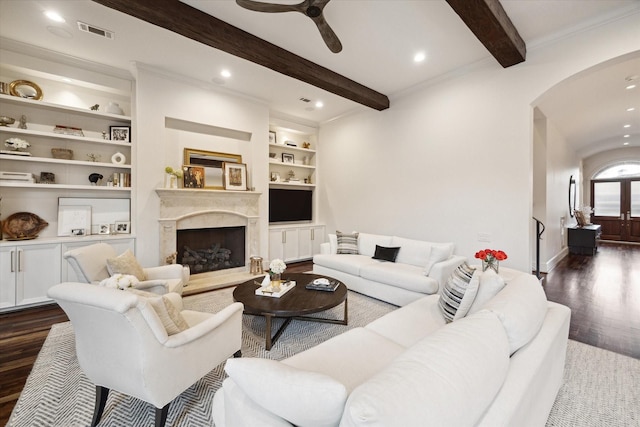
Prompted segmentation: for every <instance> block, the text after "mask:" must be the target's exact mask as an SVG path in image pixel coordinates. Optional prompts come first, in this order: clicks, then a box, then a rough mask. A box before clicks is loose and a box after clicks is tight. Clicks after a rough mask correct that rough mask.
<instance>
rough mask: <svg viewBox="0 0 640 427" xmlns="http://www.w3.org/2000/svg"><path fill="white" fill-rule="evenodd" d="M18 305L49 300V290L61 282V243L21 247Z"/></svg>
mask: <svg viewBox="0 0 640 427" xmlns="http://www.w3.org/2000/svg"><path fill="white" fill-rule="evenodd" d="M19 251H20V252H19V253H18V255H19V257H18V261H17V262H18V278H17V281H16V305H25V304H34V303H39V302H45V301H49V300H50V299H49V298H48V297H47V291H48V290H49V288H50V287H52V286H55V285H57V284H58V283H60V244H58V243H50V244H46V245H34V246H23V247H21V248H19Z"/></svg>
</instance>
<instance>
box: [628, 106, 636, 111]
mask: <svg viewBox="0 0 640 427" xmlns="http://www.w3.org/2000/svg"><path fill="white" fill-rule="evenodd" d="M627 111H628V112H631V111H636V109H635V107H629V108H627Z"/></svg>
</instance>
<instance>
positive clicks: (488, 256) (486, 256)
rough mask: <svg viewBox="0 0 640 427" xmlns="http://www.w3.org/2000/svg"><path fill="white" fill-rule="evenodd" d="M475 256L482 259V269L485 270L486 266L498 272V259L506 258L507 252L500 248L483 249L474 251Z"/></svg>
mask: <svg viewBox="0 0 640 427" xmlns="http://www.w3.org/2000/svg"><path fill="white" fill-rule="evenodd" d="M475 257H476V258H478V259H480V260H482V271H485V270H486V269H487V268H491V269H492V270H493V271H495V272H496V273H498V269H499V268H500V265H499V264H500V261H504V260H505V259H507V254H506V253H504V252H503V251H500V250H495V249H483V250H481V251H478V252H476V254H475Z"/></svg>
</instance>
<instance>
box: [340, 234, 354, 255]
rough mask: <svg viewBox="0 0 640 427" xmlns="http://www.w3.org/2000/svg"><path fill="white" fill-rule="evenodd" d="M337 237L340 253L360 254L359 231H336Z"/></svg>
mask: <svg viewBox="0 0 640 427" xmlns="http://www.w3.org/2000/svg"><path fill="white" fill-rule="evenodd" d="M336 237H337V239H338V253H339V254H351V255H358V253H359V252H358V233H357V232H355V231H354V232H353V233H342V232H340V231H336Z"/></svg>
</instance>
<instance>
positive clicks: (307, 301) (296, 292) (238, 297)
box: [233, 273, 347, 350]
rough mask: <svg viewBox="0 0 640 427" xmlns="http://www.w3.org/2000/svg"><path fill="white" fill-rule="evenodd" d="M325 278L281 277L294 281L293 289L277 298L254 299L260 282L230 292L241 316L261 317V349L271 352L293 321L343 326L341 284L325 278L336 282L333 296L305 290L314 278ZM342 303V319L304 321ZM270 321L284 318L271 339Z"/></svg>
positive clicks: (344, 296)
mask: <svg viewBox="0 0 640 427" xmlns="http://www.w3.org/2000/svg"><path fill="white" fill-rule="evenodd" d="M321 277H327V276H320V275H317V274H307V273H291V274H286V273H285V274H283V275H282V279H283V280H295V281H296V286H295V288H293V289H291V290H290V291H289V292H287V293H286V294H284V295H283V296H281V297H280V298H272V297H268V296H261V295H256V294H255V291H256V289H258V288H259V287H260V281H259V280H256V279H252V280H249V281H246V282H244V283H241V284H240V285H238V287H236V289H235V290H234V291H233V299H234V301H237V302H241V303H243V304H244V314H251V315H254V316H264V317H265V320H266V321H265V324H266V325H265V329H266V330H265V335H266V344H265V348H266V349H267V350H271V346H273V344H275V342H276V340H277V339H278V338H279V337H280V335H282V332H284V330H285V328H286V327H287V326H288V325H289V323H291V321H292V320H293V319H297V320H305V321H308V322H324V323H336V324H339V325H346V324H347V287H346V286H345V285H344V283H342V282H340V281H338V280H336V279H333V278H330V277H327V278H328V279H330V280H335V281H336V282H339V283H340V285H339V286H338V288H337V289H336V290H335V291H333V292H327V291H312V290H309V289H305V286H306V285H307V284H308V283H309V282H311V281H313V280H315V279H318V278H321ZM343 302H344V319H343V320H340V319H325V318H321V317H308V316H307V315H309V314H313V313H319V312H321V311H325V310H328V309H330V308H333V307H336V306H338V305H340V304H341V303H343ZM274 317H281V318H285V319H286V320H285V321H284V323H283V324H282V326H280V328H279V329H278V331H277V332H276V333H275V334H274V335H273V336H272V335H271V321H272V320H273V318H274Z"/></svg>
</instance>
